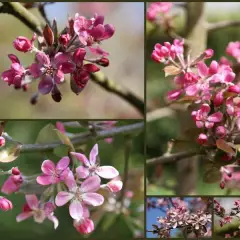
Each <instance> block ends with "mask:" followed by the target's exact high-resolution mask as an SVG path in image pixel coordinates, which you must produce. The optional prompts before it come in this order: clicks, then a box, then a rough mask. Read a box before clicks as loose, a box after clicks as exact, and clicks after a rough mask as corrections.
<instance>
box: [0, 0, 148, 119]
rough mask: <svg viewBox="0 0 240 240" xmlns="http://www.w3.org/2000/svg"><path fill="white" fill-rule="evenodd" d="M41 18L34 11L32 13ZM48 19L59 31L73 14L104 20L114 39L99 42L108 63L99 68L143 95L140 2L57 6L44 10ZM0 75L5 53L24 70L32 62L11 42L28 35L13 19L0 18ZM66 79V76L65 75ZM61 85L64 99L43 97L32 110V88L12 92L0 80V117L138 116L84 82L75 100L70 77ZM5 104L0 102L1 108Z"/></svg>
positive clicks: (138, 94) (98, 89) (9, 17)
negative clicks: (17, 58) (17, 59)
mask: <svg viewBox="0 0 240 240" xmlns="http://www.w3.org/2000/svg"><path fill="white" fill-rule="evenodd" d="M31 12H32V13H34V15H35V16H36V17H39V18H41V16H40V14H39V13H38V11H37V10H36V9H33V10H31ZM46 13H47V16H49V19H50V20H53V19H54V18H56V19H57V22H58V26H59V29H60V30H61V29H63V28H64V27H65V26H66V24H67V19H68V16H71V17H74V16H75V13H79V14H82V15H84V16H86V17H93V15H94V13H98V14H100V15H104V16H105V23H109V24H113V25H114V26H115V29H116V31H115V34H114V36H113V37H112V38H111V39H109V40H107V41H105V42H103V44H102V47H103V49H105V50H106V51H108V52H109V53H110V56H109V60H110V65H109V67H107V68H101V69H102V71H103V73H104V74H105V75H106V76H108V77H109V79H111V80H113V81H115V82H116V84H119V85H121V86H123V87H126V88H128V89H130V90H131V91H132V92H134V93H135V94H136V95H137V96H139V97H141V98H143V97H144V57H143V56H144V55H143V54H144V3H142V2H136V3H133V2H129V3H127V2H126V3H124V2H116V3H111V2H110V3H107V2H81V3H80V2H79V3H76V2H56V3H54V4H50V5H48V6H47V7H46ZM0 29H1V37H0V59H1V64H0V73H1V72H3V71H4V70H6V69H8V68H9V66H10V61H9V59H8V57H7V55H8V54H10V53H13V54H16V55H17V56H18V57H19V58H20V60H21V63H22V64H23V65H24V66H28V65H30V64H31V63H32V61H33V54H30V53H26V54H24V53H20V52H17V51H16V50H15V49H14V48H13V46H12V42H13V40H14V39H15V38H16V37H18V36H26V37H28V38H31V37H32V31H31V30H29V29H28V28H27V27H26V26H24V24H23V23H21V22H20V21H19V20H18V19H16V18H14V17H13V16H10V15H6V14H0ZM67 78H68V77H67ZM66 80H67V81H66V83H65V84H63V85H61V87H60V89H61V92H62V94H63V99H62V101H61V102H60V103H56V102H54V101H53V100H52V99H51V96H50V94H49V95H47V96H42V97H40V99H39V102H38V104H37V105H36V106H32V105H31V104H30V103H29V100H30V97H31V96H32V94H33V93H34V92H35V91H36V90H37V85H36V84H35V83H34V84H31V87H30V89H29V91H28V92H23V91H16V90H15V89H14V88H13V87H9V86H8V85H7V84H6V83H4V82H3V81H0V89H1V90H0V103H1V104H0V117H1V118H4V119H7V118H13V119H18V118H21V119H39V118H41V119H46V118H47V119H51V118H62V119H63V118H65V119H67V118H87V119H89V118H91V119H94V118H97V119H99V118H103V119H104V118H113V119H114V118H125V119H130V118H135V119H136V118H140V117H141V118H142V116H141V115H140V114H139V112H138V111H137V110H136V109H135V108H134V107H132V106H130V105H129V104H128V103H126V102H125V101H124V100H122V99H121V98H119V97H117V96H115V95H113V94H111V93H109V92H106V91H105V90H103V89H102V88H101V87H100V86H98V85H96V84H95V83H93V82H91V81H89V83H88V85H87V86H86V88H85V89H84V91H83V92H82V93H81V94H80V95H79V96H76V95H75V94H74V93H72V92H71V90H70V84H69V81H68V80H69V79H66ZM3 103H4V104H3Z"/></svg>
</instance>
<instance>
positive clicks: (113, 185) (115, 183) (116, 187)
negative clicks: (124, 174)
mask: <svg viewBox="0 0 240 240" xmlns="http://www.w3.org/2000/svg"><path fill="white" fill-rule="evenodd" d="M122 186H123V182H122V181H120V180H112V181H110V182H108V183H107V184H106V187H107V188H108V189H109V190H110V191H111V192H113V193H116V192H119V191H121V189H122Z"/></svg>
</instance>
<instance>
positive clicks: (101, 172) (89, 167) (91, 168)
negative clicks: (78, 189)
mask: <svg viewBox="0 0 240 240" xmlns="http://www.w3.org/2000/svg"><path fill="white" fill-rule="evenodd" d="M71 154H72V155H73V156H74V157H76V158H77V159H78V160H79V161H81V162H82V163H83V164H84V166H79V167H78V168H77V169H76V173H77V176H78V178H87V177H88V176H92V175H96V174H97V175H98V176H100V177H102V178H107V179H112V178H115V177H117V176H118V175H119V172H118V171H117V169H115V168H114V167H112V166H98V164H97V163H96V159H97V155H98V144H95V145H94V146H93V148H92V150H91V152H90V154H89V160H88V159H87V157H86V156H85V155H84V154H82V153H76V152H71Z"/></svg>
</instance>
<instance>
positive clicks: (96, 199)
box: [82, 193, 104, 207]
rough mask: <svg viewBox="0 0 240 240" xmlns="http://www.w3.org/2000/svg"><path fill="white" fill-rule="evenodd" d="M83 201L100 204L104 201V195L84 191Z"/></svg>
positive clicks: (95, 204) (94, 204) (88, 203)
mask: <svg viewBox="0 0 240 240" xmlns="http://www.w3.org/2000/svg"><path fill="white" fill-rule="evenodd" d="M82 198H83V202H84V203H85V204H87V205H92V206H95V207H96V206H100V205H102V204H103V202H104V197H103V196H102V195H100V194H98V193H84V194H83V195H82Z"/></svg>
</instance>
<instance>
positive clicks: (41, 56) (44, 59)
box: [36, 52, 50, 65]
mask: <svg viewBox="0 0 240 240" xmlns="http://www.w3.org/2000/svg"><path fill="white" fill-rule="evenodd" d="M36 58H37V60H38V62H39V63H40V64H41V65H50V59H49V57H48V55H46V54H45V53H44V52H38V53H37V54H36Z"/></svg>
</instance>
